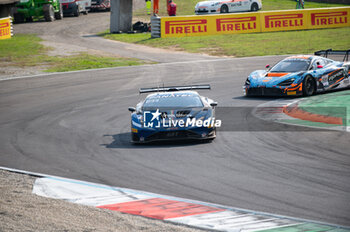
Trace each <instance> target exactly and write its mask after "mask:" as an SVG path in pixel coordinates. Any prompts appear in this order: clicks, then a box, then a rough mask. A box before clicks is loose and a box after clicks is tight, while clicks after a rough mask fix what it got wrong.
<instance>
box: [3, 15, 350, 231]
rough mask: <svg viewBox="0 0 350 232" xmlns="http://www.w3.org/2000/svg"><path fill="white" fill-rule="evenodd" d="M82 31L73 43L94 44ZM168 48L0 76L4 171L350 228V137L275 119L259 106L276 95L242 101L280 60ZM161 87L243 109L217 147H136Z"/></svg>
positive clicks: (220, 134)
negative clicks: (142, 114)
mask: <svg viewBox="0 0 350 232" xmlns="http://www.w3.org/2000/svg"><path fill="white" fill-rule="evenodd" d="M91 15H92V16H90V15H89V16H87V17H85V19H84V20H85V21H86V19H88V17H91V18H93V17H96V16H95V15H93V14H91ZM83 17H84V16H83ZM68 21H69V22H73V20H70V19H69V18H68V19H67V22H68ZM78 21H79V22H80V21H82V20H78ZM55 23H56V22H55ZM34 26H35V24H34ZM21 27H24V26H23V25H21ZM77 27H78V26H77ZM18 28H20V27H18ZM79 35H80V36H79V37H77V36H75V37H74V36H72V39H71V40H70V42H72V43H77V44H80V45H84V46H85V45H86V44H88V43H89V42H88V41H90V40H89V38H87V37H85V38H84V37H83V36H81V33H80V34H79ZM42 36H43V37H45V38H48V39H49V38H50V36H51V38H52V39H53V40H60V39H62V38H63V37H60V36H59V35H58V34H57V37H55V36H54V35H53V34H50V35H42ZM73 37H74V38H73ZM94 39H96V41H98V43H103V42H102V41H101V40H102V39H99V38H95V37H94ZM67 40H68V39H67ZM113 43H114V44H116V45H115V46H121V47H120V50H123V46H124V45H121V44H118V43H116V42H113ZM111 46H112V45H111ZM110 50H111V49H110ZM117 50H118V49H116V53H117ZM164 54H165V55H164ZM129 55H130V54H129ZM143 55H144V53H142V51H138V52H137V54H136V53H135V54H132V55H131V56H140V57H141V56H143ZM163 55H164V56H168V59H166V61H167V62H162V63H160V64H156V65H145V66H138V67H122V68H112V69H104V70H92V71H82V72H72V73H62V74H50V75H42V76H37V77H31V78H24V79H15V80H7V81H1V82H0V112H1V114H0V147H1V156H0V166H6V167H9V168H16V169H23V170H27V171H32V172H41V173H46V174H51V175H57V176H62V177H68V178H73V179H79V180H85V181H91V182H96V183H102V184H107V185H112V186H118V187H127V188H132V189H138V190H142V191H149V192H154V193H159V194H166V195H172V196H176V197H183V198H190V199H194V200H200V201H206V202H211V203H217V204H223V205H227V206H232V207H238V208H245V209H250V210H256V211H264V212H269V213H274V214H281V215H288V216H292V217H301V218H306V219H311V220H319V221H324V222H328V223H334V224H341V225H347V226H349V225H350V196H349V193H350V158H349V150H350V144H349V134H348V133H346V132H341V131H321V130H316V131H313V130H311V131H310V130H307V129H305V130H297V131H294V128H293V126H286V125H279V124H274V123H271V124H267V123H266V122H264V121H260V120H258V119H255V118H254V117H253V116H252V115H251V109H252V108H251V107H255V106H257V105H259V104H261V103H265V102H267V101H270V100H274V99H276V98H273V99H271V98H245V97H243V91H242V85H243V83H244V81H245V79H246V77H247V75H248V74H249V72H250V71H251V70H255V69H259V68H263V67H264V66H265V65H266V64H272V63H274V62H276V61H277V60H279V59H280V58H281V57H256V58H239V59H229V58H227V59H222V58H217V57H208V56H201V55H193V54H190V55H188V56H184V55H181V54H175V55H174V54H171V53H169V54H168V53H166V52H165V53H163V54H162V56H163ZM147 56H150V55H149V54H147ZM153 56H154V57H155V58H154V59H153V58H152V59H153V60H157V59H158V58H157V53H153ZM153 56H152V57H153ZM140 57H139V58H140ZM181 57H185V58H181ZM181 59H182V60H181ZM160 60H163V61H164V57H161V58H160ZM163 83H164V84H166V85H179V84H181V85H182V84H202V83H204V84H211V86H212V90H211V91H201V92H200V93H201V94H202V95H205V96H208V97H210V98H212V99H214V100H216V101H217V102H218V103H219V106H221V107H222V106H224V107H235V108H233V111H232V112H233V115H234V116H232V123H231V124H232V125H233V127H232V128H233V129H232V131H219V133H218V136H217V138H216V139H215V140H214V141H213V142H211V143H193V142H188V143H161V144H150V145H133V144H131V143H130V142H129V140H130V113H129V112H128V110H127V108H128V107H129V106H135V105H136V103H138V102H139V101H140V100H142V98H143V97H144V96H143V95H139V94H138V89H139V88H140V87H151V86H158V85H160V84H163ZM235 109H236V111H235ZM264 123H265V124H264ZM242 125H243V126H242ZM261 125H265V126H263V127H262V126H261ZM235 128H238V129H235ZM255 128H259V129H258V130H257V129H255ZM276 128H277V129H276Z"/></svg>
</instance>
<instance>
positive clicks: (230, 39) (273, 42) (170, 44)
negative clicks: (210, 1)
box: [106, 28, 350, 57]
mask: <svg viewBox="0 0 350 232" xmlns="http://www.w3.org/2000/svg"><path fill="white" fill-rule="evenodd" d="M106 37H107V38H109V39H115V40H119V41H124V42H132V43H136V44H143V45H147V46H152V47H160V48H167V49H173V50H184V51H187V52H196V53H207V54H210V55H224V56H235V57H244V56H265V55H283V54H299V53H300V54H310V53H313V52H314V51H316V50H321V49H328V48H333V49H348V48H349V47H350V40H349V38H350V28H336V29H322V30H306V31H289V32H270V33H255V34H232V35H213V36H201V37H182V38H158V39H151V38H150V34H132V35H129V34H128V35H119V34H108V36H106Z"/></svg>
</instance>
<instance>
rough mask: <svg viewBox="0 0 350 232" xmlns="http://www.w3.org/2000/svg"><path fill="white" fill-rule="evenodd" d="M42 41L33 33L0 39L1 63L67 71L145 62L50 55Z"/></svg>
mask: <svg viewBox="0 0 350 232" xmlns="http://www.w3.org/2000/svg"><path fill="white" fill-rule="evenodd" d="M41 41H42V40H41V39H40V38H39V37H37V36H35V35H31V34H16V35H15V36H14V37H12V38H11V39H6V40H0V64H1V63H2V65H10V66H17V67H26V66H27V67H28V66H43V67H47V70H45V71H46V72H65V71H75V70H83V69H95V68H107V67H118V66H130V65H141V64H144V63H145V62H144V61H140V60H137V59H127V58H115V57H105V56H94V55H89V54H86V53H82V54H78V55H74V56H65V57H54V56H48V55H47V54H46V53H47V51H48V50H49V48H46V47H44V46H43V45H42V44H40V42H41ZM4 62H6V64H4Z"/></svg>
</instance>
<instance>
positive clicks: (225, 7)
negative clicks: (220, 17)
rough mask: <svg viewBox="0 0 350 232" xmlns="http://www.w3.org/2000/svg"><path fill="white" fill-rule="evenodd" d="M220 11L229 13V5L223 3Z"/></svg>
mask: <svg viewBox="0 0 350 232" xmlns="http://www.w3.org/2000/svg"><path fill="white" fill-rule="evenodd" d="M220 13H222V14H225V13H228V6H227V5H222V6H221V8H220Z"/></svg>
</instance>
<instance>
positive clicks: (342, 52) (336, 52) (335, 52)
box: [315, 49, 350, 61]
mask: <svg viewBox="0 0 350 232" xmlns="http://www.w3.org/2000/svg"><path fill="white" fill-rule="evenodd" d="M349 54H350V50H332V49H328V50H320V51H317V52H315V55H316V56H322V55H323V56H324V57H326V58H327V57H328V55H344V58H343V61H348V60H349Z"/></svg>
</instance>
